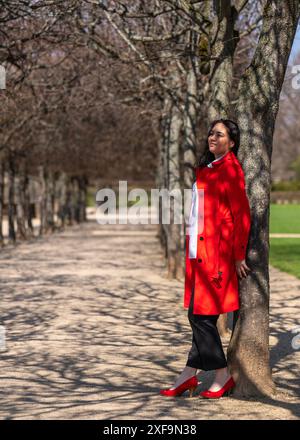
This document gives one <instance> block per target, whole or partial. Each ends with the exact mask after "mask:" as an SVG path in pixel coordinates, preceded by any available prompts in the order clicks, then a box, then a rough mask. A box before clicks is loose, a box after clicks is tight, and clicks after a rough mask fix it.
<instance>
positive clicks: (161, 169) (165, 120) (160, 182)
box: [156, 95, 171, 259]
mask: <svg viewBox="0 0 300 440" xmlns="http://www.w3.org/2000/svg"><path fill="white" fill-rule="evenodd" d="M170 108H171V102H170V97H169V96H168V95H166V96H165V98H164V106H163V110H162V116H161V120H160V130H161V139H160V140H159V144H158V147H159V148H158V163H157V176H156V187H157V188H158V189H159V190H162V189H167V188H168V161H167V159H168V157H167V151H168V139H169V125H170ZM158 209H159V212H158V237H159V240H160V243H161V246H162V249H163V250H164V257H165V259H167V258H168V246H167V230H166V228H167V225H164V224H163V209H164V206H163V200H162V199H161V198H160V199H159V208H158Z"/></svg>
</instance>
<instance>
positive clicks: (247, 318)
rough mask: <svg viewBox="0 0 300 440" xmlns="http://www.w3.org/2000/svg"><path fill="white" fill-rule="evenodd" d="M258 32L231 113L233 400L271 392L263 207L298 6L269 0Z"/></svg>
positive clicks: (266, 209) (266, 214)
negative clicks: (235, 256) (239, 254)
mask: <svg viewBox="0 0 300 440" xmlns="http://www.w3.org/2000/svg"><path fill="white" fill-rule="evenodd" d="M263 17H264V18H263V29H262V32H261V36H260V38H259V42H258V45H257V48H256V51H255V54H254V57H253V60H252V62H251V64H250V65H249V67H248V68H247V69H246V71H245V73H244V75H243V77H242V78H241V80H240V84H239V101H238V103H237V109H236V114H237V118H238V123H239V126H240V128H241V147H240V150H239V160H240V162H241V163H242V165H243V168H244V171H245V180H246V188H247V194H248V198H249V200H250V206H251V220H252V221H251V232H250V238H249V243H248V249H247V251H248V252H247V264H248V266H249V267H250V269H251V272H250V274H249V275H248V277H247V278H246V279H243V280H242V281H240V295H241V307H240V311H239V318H238V320H237V323H236V326H235V330H234V332H233V335H232V338H231V341H230V344H229V347H228V361H229V368H230V371H231V374H232V375H233V378H234V380H235V382H236V387H235V390H234V394H235V395H237V396H260V395H269V396H273V395H274V394H275V393H276V388H275V384H274V382H273V380H272V376H271V370H270V364H269V297H270V286H269V265H268V264H269V205H270V185H271V155H272V139H273V131H274V125H275V119H276V115H277V111H278V106H279V95H280V91H281V87H282V83H283V80H284V75H285V71H286V67H287V62H288V58H289V54H290V50H291V46H292V43H293V39H294V36H295V32H296V27H297V23H298V19H299V1H298V0H297V1H296V0H294V1H291V0H280V1H279V0H269V1H267V3H266V6H265V9H264V14H263Z"/></svg>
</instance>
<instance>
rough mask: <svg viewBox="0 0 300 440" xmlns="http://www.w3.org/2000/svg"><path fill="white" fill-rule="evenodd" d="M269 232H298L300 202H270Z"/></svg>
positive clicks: (299, 228) (299, 227) (299, 229)
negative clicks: (283, 203) (279, 203)
mask: <svg viewBox="0 0 300 440" xmlns="http://www.w3.org/2000/svg"><path fill="white" fill-rule="evenodd" d="M270 232H273V233H275V232H276V233H279V232H283V233H292V232H294V233H295V232H296V233H299V234H300V204H299V205H298V204H297V205H296V204H289V205H276V204H271V207H270Z"/></svg>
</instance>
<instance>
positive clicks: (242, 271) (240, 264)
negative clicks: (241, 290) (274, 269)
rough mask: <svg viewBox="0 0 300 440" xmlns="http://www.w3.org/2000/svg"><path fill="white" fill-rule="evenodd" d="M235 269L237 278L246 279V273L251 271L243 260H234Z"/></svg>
mask: <svg viewBox="0 0 300 440" xmlns="http://www.w3.org/2000/svg"><path fill="white" fill-rule="evenodd" d="M235 267H236V271H237V274H238V276H239V278H246V277H247V275H248V273H249V272H250V271H251V269H250V267H248V266H247V264H246V261H245V260H235Z"/></svg>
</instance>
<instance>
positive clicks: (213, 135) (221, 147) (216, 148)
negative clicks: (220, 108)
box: [208, 122, 234, 158]
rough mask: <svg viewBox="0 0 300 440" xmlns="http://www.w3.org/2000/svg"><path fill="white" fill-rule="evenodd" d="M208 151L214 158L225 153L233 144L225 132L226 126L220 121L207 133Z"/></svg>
mask: <svg viewBox="0 0 300 440" xmlns="http://www.w3.org/2000/svg"><path fill="white" fill-rule="evenodd" d="M208 145H209V151H210V152H211V153H213V154H214V155H215V157H216V158H218V157H219V156H222V155H223V154H225V153H227V152H228V151H229V150H230V149H231V148H232V147H233V146H234V142H233V141H232V140H231V139H230V137H229V135H228V133H227V127H226V126H225V125H224V124H222V122H217V123H216V124H215V125H214V126H213V128H212V129H211V131H210V132H209V133H208Z"/></svg>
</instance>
